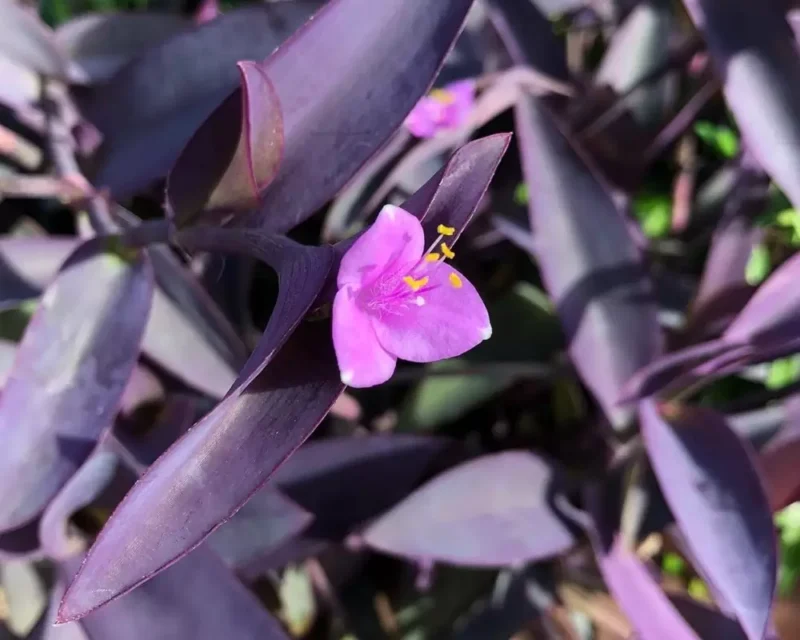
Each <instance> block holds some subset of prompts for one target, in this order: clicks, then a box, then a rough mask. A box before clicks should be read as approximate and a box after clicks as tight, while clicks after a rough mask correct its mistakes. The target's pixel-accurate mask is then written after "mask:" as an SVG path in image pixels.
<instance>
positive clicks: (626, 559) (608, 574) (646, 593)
mask: <svg viewBox="0 0 800 640" xmlns="http://www.w3.org/2000/svg"><path fill="white" fill-rule="evenodd" d="M585 498H586V502H587V503H588V504H589V507H590V511H591V519H589V518H586V517H585V515H584V514H581V518H580V522H581V524H582V525H583V526H584V528H585V529H586V531H587V533H588V534H589V538H590V539H591V542H592V546H593V548H594V552H595V556H596V557H597V564H598V566H599V568H600V571H601V572H602V573H603V578H605V581H606V584H607V585H608V589H609V591H610V592H611V594H612V595H613V596H614V599H615V600H616V602H617V603H618V604H619V606H620V608H621V609H622V611H623V613H624V614H625V615H626V616H627V618H628V620H630V622H631V624H632V625H633V627H634V628H635V629H636V632H637V633H638V634H639V636H640V637H641V638H642V640H662V639H663V638H669V639H670V640H673V639H674V640H700V638H699V637H698V636H697V635H696V634H695V633H694V632H693V631H692V629H691V627H689V625H688V624H687V623H686V621H685V620H684V619H683V618H681V616H680V614H679V613H678V611H676V609H675V607H674V606H673V605H672V604H671V603H670V600H669V598H667V594H666V593H664V591H663V590H662V589H661V587H660V586H659V584H658V582H657V580H656V575H655V574H654V572H652V571H651V570H649V568H648V567H646V566H645V565H644V564H642V561H641V560H639V558H638V556H637V555H636V554H635V553H634V552H633V551H631V550H630V549H628V548H627V547H626V546H625V544H624V542H623V541H622V539H621V538H620V537H619V534H618V533H617V523H618V522H619V509H618V508H617V507H616V505H613V503H612V502H611V501H610V498H611V494H610V493H609V492H608V491H607V490H597V489H595V488H594V487H590V488H589V489H588V490H587V491H585ZM612 506H614V507H615V508H611V507H612Z"/></svg>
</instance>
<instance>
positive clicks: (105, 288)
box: [0, 236, 153, 531]
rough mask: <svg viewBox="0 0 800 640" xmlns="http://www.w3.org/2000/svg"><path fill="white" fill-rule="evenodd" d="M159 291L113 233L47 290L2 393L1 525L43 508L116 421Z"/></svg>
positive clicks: (77, 255) (72, 261) (73, 260)
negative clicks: (89, 284)
mask: <svg viewBox="0 0 800 640" xmlns="http://www.w3.org/2000/svg"><path fill="white" fill-rule="evenodd" d="M87 282H90V283H91V287H90V288H89V289H88V290H87V288H86V284H87ZM152 295H153V276H152V273H151V267H150V265H149V263H148V261H147V259H146V257H145V256H144V255H143V254H142V253H141V252H139V251H130V250H127V249H125V248H124V247H122V246H121V245H120V240H119V238H115V237H113V236H112V237H105V238H104V237H99V238H96V239H92V240H89V241H88V242H86V243H85V244H83V245H81V246H80V247H79V248H78V249H77V250H76V251H75V252H74V253H73V254H72V255H71V256H70V257H69V259H68V260H67V262H66V263H65V264H64V266H63V267H62V268H61V270H60V271H59V273H58V276H57V277H56V279H55V280H54V281H53V283H52V284H51V285H50V286H49V287H48V288H47V289H46V290H45V292H44V295H43V296H42V299H41V303H40V306H39V308H38V309H37V310H36V313H35V314H34V315H33V317H32V318H31V321H30V324H29V325H28V328H27V330H26V331H25V335H24V336H23V338H22V341H21V343H20V347H19V350H18V352H17V355H16V358H15V360H14V366H13V368H12V370H11V373H10V375H9V379H8V382H7V383H6V385H5V387H4V389H3V394H2V399H0V443H2V447H0V450H2V454H0V455H2V461H0V466H2V469H3V475H4V477H5V478H6V480H5V481H4V482H3V483H2V487H3V489H2V490H0V491H2V494H0V495H2V498H0V530H2V531H8V530H10V529H16V528H17V527H20V526H21V525H23V524H26V523H28V522H30V521H31V520H33V519H34V518H35V517H36V516H38V515H40V514H41V512H42V510H43V509H44V507H45V506H46V505H47V503H48V502H49V501H50V500H51V499H52V498H53V496H54V495H55V494H56V492H58V490H59V489H60V488H61V486H62V485H63V484H64V483H65V482H66V481H67V480H69V478H70V476H72V474H73V473H75V471H76V470H77V468H78V467H79V466H80V465H81V464H82V463H83V461H84V460H85V459H86V458H87V457H88V455H89V454H90V453H91V451H92V449H93V448H94V446H95V444H96V443H97V439H98V438H99V437H100V434H101V433H102V432H103V430H105V429H108V428H109V427H110V426H111V424H112V422H113V420H114V414H115V413H116V411H117V408H118V405H119V403H120V401H121V399H122V393H123V391H124V390H125V385H126V384H127V382H128V378H129V377H130V375H131V373H132V371H133V367H134V364H135V363H136V359H137V358H138V357H139V343H140V341H141V339H142V334H143V332H144V327H145V323H146V321H147V315H148V313H149V311H150V301H151V298H152ZM78 297H80V299H81V301H82V303H81V306H77V305H76V304H75V300H76V298H78ZM34 407H35V409H34Z"/></svg>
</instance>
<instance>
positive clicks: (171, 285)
mask: <svg viewBox="0 0 800 640" xmlns="http://www.w3.org/2000/svg"><path fill="white" fill-rule="evenodd" d="M131 219H132V218H129V219H128V221H129V222H130V220H131ZM78 243H79V240H78V239H76V238H61V237H54V236H45V237H30V238H8V239H4V240H0V258H2V260H3V261H4V262H5V264H6V265H7V266H8V267H9V269H10V270H11V273H9V274H8V278H9V280H8V281H7V283H5V284H6V290H7V291H8V292H9V293H8V294H7V297H8V299H20V298H26V297H30V296H31V295H36V294H38V292H39V291H40V290H41V289H43V288H44V287H46V286H47V285H48V284H49V283H50V281H51V280H52V279H53V277H54V276H55V274H56V272H57V270H58V268H59V266H60V265H61V263H63V261H64V259H66V257H67V256H68V255H69V254H70V253H71V252H72V251H73V250H74V248H75V247H76V246H77V244H78ZM169 251H171V250H169V249H168V250H167V251H166V253H168V252H169ZM148 253H150V254H151V256H152V258H153V262H154V267H155V269H156V278H157V280H158V284H159V285H160V286H159V288H157V289H156V290H155V292H154V295H153V303H152V309H151V311H150V317H149V320H148V323H147V328H146V330H145V335H144V339H143V342H142V350H143V351H144V353H145V354H147V355H148V356H149V357H150V358H152V359H153V360H154V361H155V362H156V363H158V364H159V365H160V366H162V367H163V368H164V369H166V370H167V371H169V372H170V373H172V374H173V375H174V376H175V377H177V378H178V379H180V380H182V381H184V382H185V383H186V384H187V385H189V386H191V387H193V388H195V389H198V390H199V391H202V392H204V393H207V394H208V395H210V396H212V397H217V398H221V397H222V396H223V395H225V393H226V392H227V391H228V389H230V386H231V384H232V383H233V381H234V380H235V378H236V370H235V368H234V366H235V365H240V364H241V362H243V361H244V357H243V354H244V352H245V348H244V345H242V344H241V341H240V340H239V339H238V338H237V337H236V334H235V331H234V330H233V328H232V327H230V323H229V322H228V321H227V320H226V319H225V318H224V317H223V316H222V312H221V311H219V309H218V308H216V305H215V304H214V303H213V301H212V300H211V299H210V298H209V296H208V294H207V293H206V292H205V291H203V289H202V288H201V287H200V286H199V285H198V284H197V282H196V281H195V280H194V279H193V276H191V275H190V274H187V273H186V272H185V268H184V267H182V266H180V265H179V264H177V263H176V262H175V259H174V257H172V256H168V255H165V252H163V251H160V250H159V248H158V247H155V248H152V249H150V250H148ZM0 277H3V278H4V277H5V276H4V274H3V272H2V271H0ZM17 280H21V282H19V283H17ZM0 282H2V281H0Z"/></svg>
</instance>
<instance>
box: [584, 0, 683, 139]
mask: <svg viewBox="0 0 800 640" xmlns="http://www.w3.org/2000/svg"><path fill="white" fill-rule="evenodd" d="M673 23H674V18H673V8H672V7H671V6H670V4H669V3H668V2H665V1H664V0H646V1H645V2H641V3H639V4H638V5H636V7H635V8H634V9H633V10H632V11H631V12H630V13H629V14H628V16H627V17H626V18H625V21H624V22H623V23H622V24H621V25H620V26H619V29H618V30H617V31H616V32H615V33H614V36H613V37H612V39H611V43H610V44H609V47H608V49H607V50H606V52H605V55H604V56H603V60H602V62H601V63H600V67H599V69H598V70H597V78H596V80H597V83H598V84H601V85H602V84H605V85H608V86H610V87H611V88H612V89H614V91H616V92H617V93H618V94H620V95H624V94H627V93H628V92H631V91H632V90H634V88H636V90H635V91H633V93H632V94H631V95H628V96H626V98H625V103H626V105H627V107H628V109H629V110H630V111H631V113H632V114H633V116H634V119H635V120H636V121H637V122H638V123H640V124H642V125H643V126H652V125H658V124H660V122H661V120H662V119H663V118H664V116H666V115H667V111H668V109H669V107H670V103H671V102H673V100H674V97H676V89H677V86H676V83H677V80H678V78H676V77H675V74H672V75H664V76H663V77H662V78H661V79H660V80H659V81H657V82H650V83H647V84H644V85H643V86H639V85H640V84H641V82H642V80H643V79H644V78H646V77H647V76H648V74H650V73H652V72H653V71H655V70H656V69H658V68H659V67H660V66H661V65H662V64H664V63H665V62H666V61H667V58H668V56H669V54H670V49H669V44H670V43H669V40H670V38H671V37H672V35H673V34H672V31H673Z"/></svg>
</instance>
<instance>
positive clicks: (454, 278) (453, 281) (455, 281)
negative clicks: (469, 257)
mask: <svg viewBox="0 0 800 640" xmlns="http://www.w3.org/2000/svg"><path fill="white" fill-rule="evenodd" d="M449 277H450V284H452V285H453V286H454V287H455V288H456V289H460V288H461V287H462V286H463V285H464V283H463V282H461V278H459V277H458V276H457V275H456V274H455V273H451V274H450V276H449Z"/></svg>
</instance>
